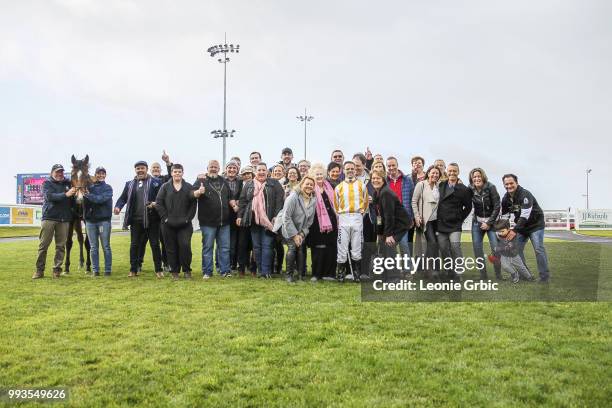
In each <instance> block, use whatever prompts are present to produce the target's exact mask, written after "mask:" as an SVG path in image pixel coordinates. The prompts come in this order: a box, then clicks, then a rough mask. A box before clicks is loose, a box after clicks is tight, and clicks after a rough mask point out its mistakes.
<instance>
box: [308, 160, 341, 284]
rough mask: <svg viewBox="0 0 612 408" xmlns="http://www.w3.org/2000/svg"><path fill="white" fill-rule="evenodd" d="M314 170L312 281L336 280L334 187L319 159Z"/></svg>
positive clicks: (310, 245) (311, 245) (311, 228)
mask: <svg viewBox="0 0 612 408" xmlns="http://www.w3.org/2000/svg"><path fill="white" fill-rule="evenodd" d="M310 174H311V175H312V176H313V177H314V179H315V198H316V214H315V217H314V222H313V223H312V226H311V227H310V233H309V234H308V236H307V237H306V243H307V244H308V246H309V247H310V248H311V251H312V279H311V280H312V281H313V282H316V281H318V280H320V279H324V280H334V278H333V277H334V276H335V270H336V241H337V239H338V219H337V216H336V213H335V212H334V189H333V187H332V186H331V184H330V183H329V181H327V180H326V179H325V175H326V170H325V167H323V165H322V164H321V163H315V164H314V165H313V166H312V167H311V169H310Z"/></svg>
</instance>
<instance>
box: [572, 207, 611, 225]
mask: <svg viewBox="0 0 612 408" xmlns="http://www.w3.org/2000/svg"><path fill="white" fill-rule="evenodd" d="M576 229H612V210H608V209H603V210H576Z"/></svg>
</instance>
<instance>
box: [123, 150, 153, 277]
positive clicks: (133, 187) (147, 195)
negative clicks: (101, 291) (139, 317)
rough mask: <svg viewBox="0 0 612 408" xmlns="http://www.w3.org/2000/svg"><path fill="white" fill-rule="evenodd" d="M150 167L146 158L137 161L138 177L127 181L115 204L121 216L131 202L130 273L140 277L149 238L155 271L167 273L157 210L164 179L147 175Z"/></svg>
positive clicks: (127, 220)
mask: <svg viewBox="0 0 612 408" xmlns="http://www.w3.org/2000/svg"><path fill="white" fill-rule="evenodd" d="M148 168H149V166H148V165H147V162H145V161H142V160H141V161H138V162H136V163H135V164H134V170H135V172H136V177H134V178H133V179H132V180H130V181H128V182H126V183H125V187H124V188H123V192H122V193H121V196H120V197H119V199H118V200H117V202H116V203H115V209H114V213H115V215H119V213H120V212H121V209H122V208H123V206H125V205H126V204H127V207H126V210H125V218H124V220H123V228H124V229H127V227H128V226H129V227H130V273H129V275H128V276H129V277H134V276H138V272H139V271H140V256H139V255H140V248H141V247H142V246H143V245H146V242H147V241H149V243H150V246H151V252H152V253H153V264H154V265H155V273H156V274H158V275H159V274H160V273H163V270H162V265H161V250H160V247H159V231H160V227H159V222H160V221H159V215H158V214H157V211H155V208H154V207H155V198H156V197H157V193H158V192H159V188H160V187H161V181H159V179H157V178H156V177H152V176H149V175H148V174H147V170H148Z"/></svg>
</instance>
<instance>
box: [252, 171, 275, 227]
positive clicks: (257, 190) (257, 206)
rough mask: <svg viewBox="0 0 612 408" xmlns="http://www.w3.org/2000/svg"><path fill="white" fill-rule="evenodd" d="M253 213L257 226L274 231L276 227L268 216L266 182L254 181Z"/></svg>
mask: <svg viewBox="0 0 612 408" xmlns="http://www.w3.org/2000/svg"><path fill="white" fill-rule="evenodd" d="M253 186H254V188H253V213H254V214H255V224H257V225H261V226H262V227H264V228H265V229H267V230H269V231H272V228H273V227H274V226H273V225H272V223H271V222H270V220H269V219H268V214H266V200H265V197H264V189H265V186H266V182H265V181H264V182H263V183H262V182H261V181H259V180H257V179H254V180H253Z"/></svg>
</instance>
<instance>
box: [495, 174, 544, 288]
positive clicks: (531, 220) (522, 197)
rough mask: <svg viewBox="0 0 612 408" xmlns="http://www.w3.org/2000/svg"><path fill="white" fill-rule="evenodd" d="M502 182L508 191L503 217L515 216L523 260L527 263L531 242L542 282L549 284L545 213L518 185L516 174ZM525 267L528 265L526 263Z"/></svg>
mask: <svg viewBox="0 0 612 408" xmlns="http://www.w3.org/2000/svg"><path fill="white" fill-rule="evenodd" d="M502 181H503V183H504V188H505V189H506V194H505V195H504V198H503V199H502V204H501V207H502V216H505V217H506V218H509V217H510V214H512V215H514V222H515V224H516V225H515V226H514V228H513V229H514V231H516V232H517V233H518V236H517V239H518V241H519V244H520V256H521V259H522V260H523V262H525V254H524V249H525V244H526V243H527V240H531V245H532V246H533V250H534V251H535V255H536V261H537V264H538V273H539V274H540V282H542V283H548V280H549V278H550V271H549V270H548V257H547V256H546V249H545V248H544V225H545V224H544V212H543V211H542V209H541V208H540V206H539V205H538V201H537V200H536V199H535V197H534V196H533V195H532V194H531V193H530V192H529V191H528V190H525V189H524V188H523V187H521V186H520V185H519V184H518V178H517V177H516V176H515V175H514V174H506V175H504V176H503V177H502ZM525 265H527V263H526V262H525Z"/></svg>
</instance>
